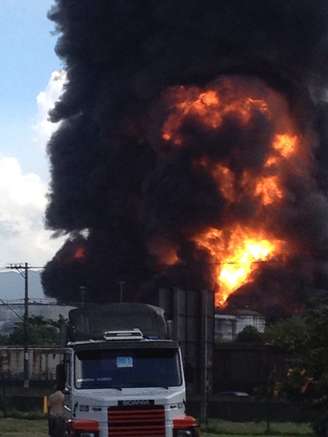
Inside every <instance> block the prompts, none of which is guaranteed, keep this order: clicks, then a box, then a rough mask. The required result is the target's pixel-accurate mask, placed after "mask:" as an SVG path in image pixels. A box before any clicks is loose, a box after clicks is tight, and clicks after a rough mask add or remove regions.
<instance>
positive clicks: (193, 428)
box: [173, 416, 200, 437]
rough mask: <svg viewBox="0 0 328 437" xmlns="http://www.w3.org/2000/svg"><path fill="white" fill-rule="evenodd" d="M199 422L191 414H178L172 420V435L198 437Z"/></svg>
mask: <svg viewBox="0 0 328 437" xmlns="http://www.w3.org/2000/svg"><path fill="white" fill-rule="evenodd" d="M199 436H200V434H199V424H198V422H197V420H196V419H195V418H194V417H192V416H178V417H176V418H175V419H174V420H173V437H199Z"/></svg>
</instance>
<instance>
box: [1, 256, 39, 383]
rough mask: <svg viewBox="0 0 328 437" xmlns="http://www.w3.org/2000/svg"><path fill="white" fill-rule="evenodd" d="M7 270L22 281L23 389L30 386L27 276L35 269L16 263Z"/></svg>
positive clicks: (25, 264) (26, 264)
mask: <svg viewBox="0 0 328 437" xmlns="http://www.w3.org/2000/svg"><path fill="white" fill-rule="evenodd" d="M6 268H7V269H8V270H16V271H17V272H18V273H19V274H20V275H21V277H22V278H23V279H24V317H23V328H24V388H29V386H30V378H29V352H28V346H29V325H28V304H29V295H28V286H29V282H28V279H29V277H28V275H29V271H30V270H31V269H35V268H36V267H33V266H30V265H29V264H28V263H27V262H25V263H16V264H9V265H8V266H7V267H6Z"/></svg>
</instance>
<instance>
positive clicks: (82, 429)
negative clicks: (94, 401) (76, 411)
mask: <svg viewBox="0 0 328 437" xmlns="http://www.w3.org/2000/svg"><path fill="white" fill-rule="evenodd" d="M67 430H68V437H98V436H99V423H98V422H97V421H96V420H69V421H68V422H67Z"/></svg>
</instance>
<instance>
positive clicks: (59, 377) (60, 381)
mask: <svg viewBox="0 0 328 437" xmlns="http://www.w3.org/2000/svg"><path fill="white" fill-rule="evenodd" d="M65 380H66V375H65V366H64V363H60V364H57V366H56V385H57V387H62V388H64V387H65Z"/></svg>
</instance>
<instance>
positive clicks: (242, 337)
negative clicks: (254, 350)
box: [236, 325, 263, 343]
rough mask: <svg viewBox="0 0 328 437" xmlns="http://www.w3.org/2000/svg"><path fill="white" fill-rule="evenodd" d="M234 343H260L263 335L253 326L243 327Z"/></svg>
mask: <svg viewBox="0 0 328 437" xmlns="http://www.w3.org/2000/svg"><path fill="white" fill-rule="evenodd" d="M236 341H238V342H241V343H262V342H263V334H261V333H260V332H259V331H258V330H257V329H256V328H255V327H254V326H250V325H249V326H245V328H244V329H243V330H242V331H241V332H240V333H239V334H238V336H237V339H236Z"/></svg>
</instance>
